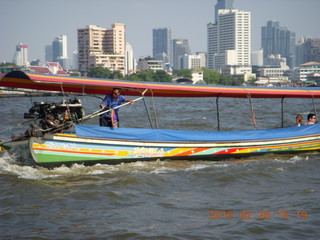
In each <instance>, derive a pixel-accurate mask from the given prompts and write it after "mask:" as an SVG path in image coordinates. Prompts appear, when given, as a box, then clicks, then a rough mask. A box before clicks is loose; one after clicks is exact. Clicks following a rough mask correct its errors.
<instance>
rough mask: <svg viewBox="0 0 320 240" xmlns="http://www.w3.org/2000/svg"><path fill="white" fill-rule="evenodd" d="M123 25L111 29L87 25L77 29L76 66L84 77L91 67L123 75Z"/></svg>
mask: <svg viewBox="0 0 320 240" xmlns="http://www.w3.org/2000/svg"><path fill="white" fill-rule="evenodd" d="M125 42H126V41H125V25H124V24H123V23H115V24H112V28H111V29H106V28H102V27H99V26H96V25H88V26H87V27H86V28H81V29H78V66H79V71H80V72H81V75H84V76H86V75H87V74H88V72H89V71H90V68H91V67H105V68H108V69H110V70H111V71H120V72H121V73H122V74H125V64H126V61H125Z"/></svg>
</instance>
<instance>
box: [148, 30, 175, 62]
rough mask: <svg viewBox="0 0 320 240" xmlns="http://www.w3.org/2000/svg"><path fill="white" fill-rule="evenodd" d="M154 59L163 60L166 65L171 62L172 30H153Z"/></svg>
mask: <svg viewBox="0 0 320 240" xmlns="http://www.w3.org/2000/svg"><path fill="white" fill-rule="evenodd" d="M152 36H153V51H152V52H153V57H154V58H155V59H157V60H162V61H163V63H164V64H170V65H171V64H172V62H171V29H170V28H155V29H153V34H152Z"/></svg>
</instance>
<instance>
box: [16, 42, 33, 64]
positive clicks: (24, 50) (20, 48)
mask: <svg viewBox="0 0 320 240" xmlns="http://www.w3.org/2000/svg"><path fill="white" fill-rule="evenodd" d="M13 62H14V63H15V64H17V65H18V66H28V64H29V62H28V46H27V45H23V44H22V43H20V44H19V45H17V46H16V52H15V54H14V57H13Z"/></svg>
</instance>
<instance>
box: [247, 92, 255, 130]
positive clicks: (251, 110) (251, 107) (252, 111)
mask: <svg viewBox="0 0 320 240" xmlns="http://www.w3.org/2000/svg"><path fill="white" fill-rule="evenodd" d="M247 96H248V99H249V103H250V112H251V118H252V121H253V126H254V127H255V128H256V127H257V122H256V118H255V116H254V110H253V105H252V102H251V95H250V93H249V94H248V95H247Z"/></svg>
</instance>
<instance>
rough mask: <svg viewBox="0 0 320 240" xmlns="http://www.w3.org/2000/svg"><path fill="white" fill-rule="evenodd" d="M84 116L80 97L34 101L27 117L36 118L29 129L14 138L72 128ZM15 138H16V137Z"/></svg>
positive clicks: (36, 135)
mask: <svg viewBox="0 0 320 240" xmlns="http://www.w3.org/2000/svg"><path fill="white" fill-rule="evenodd" d="M83 116H84V110H83V108H82V103H81V100H80V99H77V98H74V99H69V100H62V101H61V102H34V103H33V106H32V107H31V108H30V109H29V112H28V113H25V114H24V118H25V119H34V120H35V121H34V123H32V124H30V127H29V128H28V129H27V131H26V132H25V133H24V134H23V135H21V136H18V137H12V139H13V140H20V139H24V138H29V137H41V136H43V135H44V134H45V133H57V132H63V131H64V130H67V129H70V128H71V127H72V126H73V124H74V123H77V122H78V120H79V119H81V118H82V117H83ZM14 138H15V139H14Z"/></svg>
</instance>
